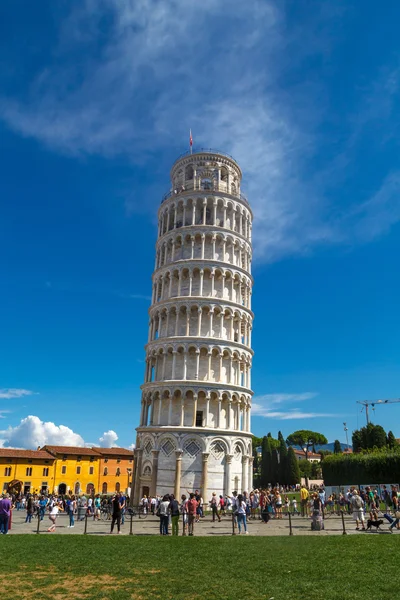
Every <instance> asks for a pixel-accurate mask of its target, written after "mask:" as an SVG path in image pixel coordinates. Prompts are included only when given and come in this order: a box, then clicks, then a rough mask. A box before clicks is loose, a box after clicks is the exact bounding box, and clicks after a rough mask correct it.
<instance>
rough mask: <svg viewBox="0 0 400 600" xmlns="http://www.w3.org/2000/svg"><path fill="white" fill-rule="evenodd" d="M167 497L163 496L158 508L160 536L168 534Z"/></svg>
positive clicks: (166, 495) (168, 501) (168, 502)
mask: <svg viewBox="0 0 400 600" xmlns="http://www.w3.org/2000/svg"><path fill="white" fill-rule="evenodd" d="M169 504H170V500H169V496H168V494H165V496H164V497H163V499H162V502H161V503H160V506H159V507H158V513H159V517H160V535H169V533H168V516H169Z"/></svg>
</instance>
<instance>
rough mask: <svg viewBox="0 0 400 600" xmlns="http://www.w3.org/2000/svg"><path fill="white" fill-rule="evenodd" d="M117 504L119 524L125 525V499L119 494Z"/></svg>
mask: <svg viewBox="0 0 400 600" xmlns="http://www.w3.org/2000/svg"><path fill="white" fill-rule="evenodd" d="M119 503H120V505H121V524H122V525H125V512H126V497H125V496H124V494H120V496H119Z"/></svg>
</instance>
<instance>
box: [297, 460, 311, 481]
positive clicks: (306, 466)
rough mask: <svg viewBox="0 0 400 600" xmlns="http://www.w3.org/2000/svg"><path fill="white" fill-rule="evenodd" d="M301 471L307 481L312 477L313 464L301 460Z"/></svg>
mask: <svg viewBox="0 0 400 600" xmlns="http://www.w3.org/2000/svg"><path fill="white" fill-rule="evenodd" d="M299 469H300V474H301V476H302V477H305V478H306V479H308V478H309V477H311V463H310V461H309V460H306V459H305V458H301V459H300V460H299Z"/></svg>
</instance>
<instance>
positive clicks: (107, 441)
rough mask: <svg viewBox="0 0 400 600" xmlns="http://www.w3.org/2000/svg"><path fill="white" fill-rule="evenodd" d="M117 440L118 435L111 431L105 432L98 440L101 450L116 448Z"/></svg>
mask: <svg viewBox="0 0 400 600" xmlns="http://www.w3.org/2000/svg"><path fill="white" fill-rule="evenodd" d="M117 440H118V435H117V434H116V433H115V431H113V430H112V429H109V430H108V431H105V432H104V433H103V435H102V436H101V437H100V438H99V443H100V446H101V447H102V448H112V447H113V446H114V447H115V446H116V441H117Z"/></svg>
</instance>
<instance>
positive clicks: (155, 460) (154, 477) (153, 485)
mask: <svg viewBox="0 0 400 600" xmlns="http://www.w3.org/2000/svg"><path fill="white" fill-rule="evenodd" d="M151 452H152V454H153V473H152V478H151V488H150V496H155V495H156V494H157V473H158V455H159V453H160V451H159V450H154V449H153V450H152V451H151Z"/></svg>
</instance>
